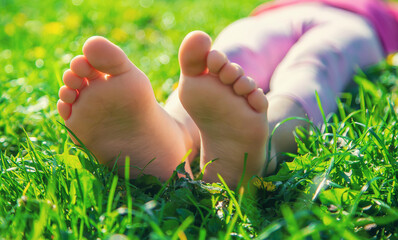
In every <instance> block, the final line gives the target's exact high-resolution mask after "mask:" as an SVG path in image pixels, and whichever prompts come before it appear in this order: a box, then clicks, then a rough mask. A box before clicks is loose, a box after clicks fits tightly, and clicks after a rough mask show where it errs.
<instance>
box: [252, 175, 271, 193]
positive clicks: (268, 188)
mask: <svg viewBox="0 0 398 240" xmlns="http://www.w3.org/2000/svg"><path fill="white" fill-rule="evenodd" d="M253 185H254V186H256V187H257V188H260V189H264V190H266V191H268V192H273V191H275V190H276V186H275V184H273V183H272V182H266V181H264V179H263V178H260V177H258V178H256V179H255V180H254V181H253Z"/></svg>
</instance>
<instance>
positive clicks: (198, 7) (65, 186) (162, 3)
mask: <svg viewBox="0 0 398 240" xmlns="http://www.w3.org/2000/svg"><path fill="white" fill-rule="evenodd" d="M260 2H262V1H259V0H250V1H240V2H238V1H236V2H233V1H226V0H223V1H210V0H202V1H188V0H185V1H183V0H174V1H167V0H158V1H153V0H140V1H138V0H137V1H119V0H117V1H113V2H112V3H111V2H110V1H109V2H108V1H94V0H84V1H83V0H72V1H50V0H42V1H38V0H32V1H21V0H14V1H11V0H0V25H1V26H2V28H1V29H0V43H1V45H0V110H1V111H0V239H41V238H46V239H50V238H51V239H84V238H86V239H96V238H99V239H127V238H130V239H211V238H214V239H248V238H257V239H266V238H269V239H288V238H291V239H304V238H306V239H363V238H377V239H396V238H398V234H397V233H396V232H398V229H397V228H398V227H396V223H397V221H398V202H397V200H398V199H397V191H398V189H397V186H396V184H397V169H398V163H397V159H398V149H397V138H396V136H397V134H398V125H397V124H396V123H397V121H398V117H397V113H396V108H397V107H396V106H397V105H398V98H397V96H398V90H397V88H396V84H397V68H396V67H394V66H390V65H388V64H386V63H381V64H380V65H379V66H376V67H374V68H372V69H370V70H368V71H366V72H365V73H362V74H359V75H358V76H357V77H356V82H357V85H359V88H358V87H355V88H354V90H353V91H351V92H348V93H345V94H343V96H342V98H341V100H339V110H338V112H337V113H336V114H334V115H331V116H329V118H328V119H329V121H328V124H327V125H326V126H324V127H322V128H321V129H318V128H316V127H313V128H311V129H310V130H304V129H299V130H297V132H296V139H297V145H298V153H297V154H296V155H293V154H291V157H292V159H293V161H291V162H287V163H284V164H282V165H281V167H280V169H279V171H278V173H277V174H276V175H274V176H270V177H268V178H265V179H262V180H258V181H257V188H258V192H257V195H253V194H251V191H250V189H247V188H246V190H245V191H244V192H243V191H236V192H235V191H234V190H231V189H228V188H227V187H226V186H225V185H223V184H213V185H210V184H204V183H202V182H199V181H195V180H191V179H184V178H178V177H176V174H175V175H174V176H173V177H171V178H170V179H169V181H167V183H162V182H160V181H159V180H158V179H156V178H155V177H152V176H146V175H145V176H142V177H140V178H138V179H135V180H129V178H128V177H127V178H121V177H118V176H116V175H115V174H114V173H113V172H112V171H111V170H109V169H106V168H104V167H103V166H101V165H98V164H96V163H95V161H94V159H93V157H92V156H91V155H90V154H88V153H87V152H85V151H82V150H80V149H78V148H77V147H76V146H74V145H73V144H72V142H71V141H70V139H69V137H68V134H67V130H66V129H65V128H64V127H63V125H62V124H61V123H62V119H61V118H60V117H59V116H58V115H57V113H56V101H57V92H58V89H59V87H60V86H61V85H62V80H61V77H62V72H63V71H64V70H65V69H67V68H68V62H69V61H70V59H71V58H72V57H73V56H75V55H78V54H81V46H82V44H83V42H84V41H85V39H87V38H88V37H90V36H92V35H103V36H105V37H108V38H109V39H111V40H112V41H113V42H115V43H116V44H118V45H120V46H121V47H122V48H123V50H125V51H126V52H127V54H128V56H129V57H130V59H131V60H132V61H134V62H135V63H136V65H137V66H138V67H140V68H141V69H143V71H144V72H146V73H147V74H148V76H149V77H150V79H151V80H152V84H153V86H154V88H155V93H156V96H157V98H158V99H159V101H164V100H165V99H166V98H167V96H168V94H170V92H171V91H172V87H173V84H174V83H175V82H177V80H178V76H179V69H178V62H177V51H178V46H179V43H180V42H181V40H182V39H183V37H184V36H185V35H186V34H187V33H188V32H190V31H192V30H196V29H200V30H204V31H206V32H208V33H209V34H210V35H211V36H212V37H215V36H216V35H217V33H218V32H219V31H220V30H221V29H222V28H223V27H225V26H226V25H228V24H229V23H231V22H232V21H234V20H236V19H238V18H241V17H244V16H247V15H248V14H249V13H250V11H251V10H252V9H253V7H254V6H256V5H258V4H259V3H260ZM221 12H222V14H221ZM181 169H183V168H178V169H176V172H180V173H183V171H182V170H181Z"/></svg>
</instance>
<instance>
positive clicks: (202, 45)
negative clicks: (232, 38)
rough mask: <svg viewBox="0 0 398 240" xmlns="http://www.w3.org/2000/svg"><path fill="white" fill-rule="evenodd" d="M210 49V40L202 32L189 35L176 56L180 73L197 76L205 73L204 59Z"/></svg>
mask: <svg viewBox="0 0 398 240" xmlns="http://www.w3.org/2000/svg"><path fill="white" fill-rule="evenodd" d="M210 48H211V38H210V37H209V35H207V34H206V33H204V32H201V31H194V32H191V33H189V34H188V35H187V36H186V37H185V38H184V40H183V41H182V43H181V46H180V51H179V54H178V58H179V62H180V67H181V73H182V74H183V75H186V76H198V75H200V74H202V73H203V72H205V71H206V69H207V66H206V59H207V55H208V53H209V51H210Z"/></svg>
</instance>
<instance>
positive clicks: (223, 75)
mask: <svg viewBox="0 0 398 240" xmlns="http://www.w3.org/2000/svg"><path fill="white" fill-rule="evenodd" d="M242 75H243V70H242V68H241V67H240V66H239V65H238V64H236V63H231V62H228V63H227V64H225V66H224V67H223V68H222V69H221V71H220V74H219V76H220V80H221V82H222V83H224V84H227V85H229V84H233V83H234V82H235V81H236V80H237V79H238V78H240V77H241V76H242Z"/></svg>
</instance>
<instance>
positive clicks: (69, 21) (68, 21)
mask: <svg viewBox="0 0 398 240" xmlns="http://www.w3.org/2000/svg"><path fill="white" fill-rule="evenodd" d="M81 21H82V18H81V17H80V15H77V14H70V15H68V16H67V17H66V18H65V19H64V24H65V27H66V28H68V29H76V28H78V27H79V26H80V23H81Z"/></svg>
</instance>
